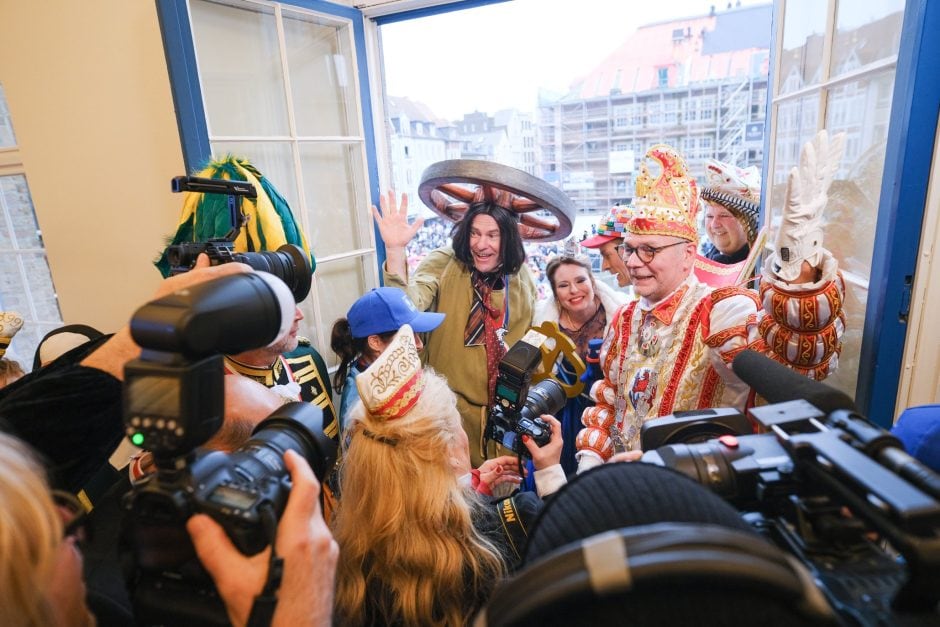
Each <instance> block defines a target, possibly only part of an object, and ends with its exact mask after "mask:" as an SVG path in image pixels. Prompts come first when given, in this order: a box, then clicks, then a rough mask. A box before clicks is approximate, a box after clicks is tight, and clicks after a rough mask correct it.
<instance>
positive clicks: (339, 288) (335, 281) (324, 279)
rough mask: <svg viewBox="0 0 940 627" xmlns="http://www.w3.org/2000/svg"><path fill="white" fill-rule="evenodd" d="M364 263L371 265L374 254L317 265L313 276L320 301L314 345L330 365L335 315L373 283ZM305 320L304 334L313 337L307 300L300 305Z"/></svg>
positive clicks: (334, 360)
mask: <svg viewBox="0 0 940 627" xmlns="http://www.w3.org/2000/svg"><path fill="white" fill-rule="evenodd" d="M366 264H369V265H370V266H374V265H375V256H374V255H371V254H370V255H365V256H362V257H352V258H347V259H338V260H336V261H330V262H327V263H323V264H319V265H317V271H316V273H314V275H313V278H314V280H315V281H316V287H317V297H318V302H319V303H320V315H322V316H323V318H322V322H321V323H320V337H322V338H323V341H322V342H321V343H319V344H318V347H319V349H320V354H321V355H323V358H324V359H325V360H326V363H327V364H328V365H329V366H330V367H331V368H332V367H334V366H337V365H339V361H338V360H337V358H336V355H334V354H333V352H332V351H331V350H330V349H329V343H330V330H331V329H332V328H333V323H334V322H335V321H336V320H338V319H339V318H345V317H346V312H347V311H349V307H350V306H351V305H352V304H353V302H354V301H355V300H356V299H357V298H359V297H360V296H362V295H363V294H365V293H366V292H367V291H369V288H370V287H371V286H372V282H373V278H372V277H373V275H374V273H373V271H369V272H366V270H365V268H366ZM301 309H302V311H303V312H304V316H305V317H306V318H305V320H304V321H303V322H302V323H301V325H305V324H306V325H308V326H307V327H306V328H307V329H308V331H307V333H309V334H310V335H309V336H308V337H311V338H314V337H316V335H315V333H314V332H313V324H314V322H313V320H314V316H313V313H312V306H311V305H310V301H309V300H308V301H307V302H305V303H304V304H302V305H301Z"/></svg>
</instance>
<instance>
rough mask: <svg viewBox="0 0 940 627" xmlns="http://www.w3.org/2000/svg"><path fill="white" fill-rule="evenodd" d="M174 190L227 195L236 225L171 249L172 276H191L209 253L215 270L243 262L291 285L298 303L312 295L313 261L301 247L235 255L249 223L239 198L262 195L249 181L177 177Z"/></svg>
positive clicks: (167, 256)
mask: <svg viewBox="0 0 940 627" xmlns="http://www.w3.org/2000/svg"><path fill="white" fill-rule="evenodd" d="M171 186H172V189H173V192H175V193H178V192H199V193H203V194H225V195H226V196H228V209H229V223H230V224H231V225H232V227H231V229H230V230H229V232H228V233H226V234H225V236H224V237H221V238H213V239H210V240H209V241H206V242H183V243H182V244H176V245H174V246H167V249H166V258H167V261H168V262H169V264H170V274H171V275H174V274H182V273H183V272H188V271H189V270H190V269H192V267H193V264H195V263H196V258H197V257H198V256H199V255H200V253H205V254H206V255H208V257H209V262H210V263H211V265H213V266H217V265H219V264H223V263H229V262H232V261H239V262H241V263H245V264H248V265H249V266H251V267H252V268H254V269H255V270H260V271H261V272H268V273H270V274H273V275H274V276H276V277H278V278H279V279H281V280H282V281H284V283H286V284H287V286H288V287H289V288H290V291H291V293H292V294H293V295H294V301H295V302H298V303H299V302H300V301H302V300H303V299H305V298H306V297H307V294H309V293H310V282H311V277H312V276H313V267H312V266H311V265H310V258H309V257H308V256H307V254H306V253H304V251H303V250H302V249H301V248H300V247H299V246H295V245H294V244H284V245H283V246H281V247H280V248H278V249H277V250H276V251H274V252H247V253H238V252H235V238H236V237H238V232H239V231H240V230H241V228H242V226H243V225H244V224H245V222H246V221H247V219H248V218H247V216H246V215H245V214H244V213H242V212H241V211H240V209H239V206H238V198H241V197H246V198H257V197H258V192H257V191H256V190H255V186H254V185H252V184H251V183H248V182H246V181H230V180H227V179H209V178H200V177H197V176H177V177H174V178H173V180H172V181H171Z"/></svg>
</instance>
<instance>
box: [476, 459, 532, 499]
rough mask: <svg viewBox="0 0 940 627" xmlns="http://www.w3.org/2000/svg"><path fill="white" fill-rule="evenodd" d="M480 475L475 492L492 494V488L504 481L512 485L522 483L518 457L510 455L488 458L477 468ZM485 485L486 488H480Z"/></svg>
mask: <svg viewBox="0 0 940 627" xmlns="http://www.w3.org/2000/svg"><path fill="white" fill-rule="evenodd" d="M477 470H478V472H479V477H480V486H477V487H476V490H477V492H482V493H483V494H492V493H493V488H495V487H496V486H498V485H502V484H504V483H511V484H513V485H514V486H517V485H519V484H520V483H522V475H521V474H520V471H519V459H518V458H516V457H513V456H512V455H501V456H500V457H494V458H493V459H488V460H486V461H485V462H483V463H482V464H480V467H479V468H478V469H477ZM483 485H485V486H486V489H485V490H481V489H480V488H481V487H482V486H483Z"/></svg>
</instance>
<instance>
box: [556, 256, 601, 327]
mask: <svg viewBox="0 0 940 627" xmlns="http://www.w3.org/2000/svg"><path fill="white" fill-rule="evenodd" d="M552 288H553V291H554V292H555V299H556V300H557V301H558V306H559V307H561V309H562V310H563V311H565V312H567V313H568V315H569V316H572V317H576V316H577V314H581V313H584V312H587V311H591V312H593V311H594V284H593V283H592V282H591V274H590V273H589V272H588V271H587V270H585V269H584V268H582V267H581V266H579V265H577V264H574V263H563V264H561V265H560V266H558V269H556V270H555V275H554V277H553V281H552Z"/></svg>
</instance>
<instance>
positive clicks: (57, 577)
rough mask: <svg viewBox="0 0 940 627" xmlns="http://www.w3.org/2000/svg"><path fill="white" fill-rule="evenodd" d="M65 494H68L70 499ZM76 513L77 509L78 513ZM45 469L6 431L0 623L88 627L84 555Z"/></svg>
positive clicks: (1, 470) (1, 441)
mask: <svg viewBox="0 0 940 627" xmlns="http://www.w3.org/2000/svg"><path fill="white" fill-rule="evenodd" d="M64 496H65V495H63V497H64ZM71 513H73V514H74V513H77V511H72V512H71ZM63 516H64V511H63V512H61V513H60V511H59V509H57V506H56V504H54V502H53V498H52V496H51V493H50V491H49V486H48V484H47V483H46V479H45V473H44V471H43V470H42V467H41V466H40V465H39V463H38V462H37V461H36V459H35V458H34V457H33V455H32V453H31V452H30V451H29V450H28V447H27V446H26V445H25V444H23V443H22V442H20V441H19V440H17V439H15V438H13V437H11V436H9V435H6V434H4V433H0V623H2V624H3V625H11V626H12V625H15V626H17V627H20V626H30V627H32V626H36V627H39V626H43V627H45V626H48V625H54V626H57V627H64V626H67V627H84V626H86V625H94V624H95V619H94V618H93V617H92V615H91V612H90V611H89V610H88V607H87V605H86V604H85V583H84V581H83V579H82V557H81V554H80V553H79V551H78V549H77V547H76V546H75V543H76V538H75V536H74V535H72V533H71V531H72V530H71V528H70V527H69V526H66V525H64V524H63Z"/></svg>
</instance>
